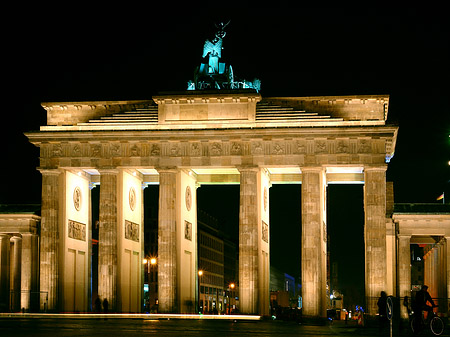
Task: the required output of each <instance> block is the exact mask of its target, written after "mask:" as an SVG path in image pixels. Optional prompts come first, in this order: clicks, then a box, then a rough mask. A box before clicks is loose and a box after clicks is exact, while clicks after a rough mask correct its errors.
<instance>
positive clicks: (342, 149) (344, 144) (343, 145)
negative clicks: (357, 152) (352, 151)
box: [336, 140, 348, 153]
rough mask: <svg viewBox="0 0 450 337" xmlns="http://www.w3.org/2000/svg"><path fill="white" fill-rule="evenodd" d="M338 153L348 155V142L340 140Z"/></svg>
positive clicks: (337, 147)
mask: <svg viewBox="0 0 450 337" xmlns="http://www.w3.org/2000/svg"><path fill="white" fill-rule="evenodd" d="M336 153H348V141H345V140H338V141H337V144H336Z"/></svg>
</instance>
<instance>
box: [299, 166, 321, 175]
mask: <svg viewBox="0 0 450 337" xmlns="http://www.w3.org/2000/svg"><path fill="white" fill-rule="evenodd" d="M325 169H326V168H325V167H323V166H300V171H301V172H302V173H303V172H318V171H323V172H325Z"/></svg>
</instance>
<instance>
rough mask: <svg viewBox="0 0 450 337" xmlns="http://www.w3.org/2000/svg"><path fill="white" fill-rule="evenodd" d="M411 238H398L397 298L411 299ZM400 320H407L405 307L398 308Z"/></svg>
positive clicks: (403, 236) (402, 236)
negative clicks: (406, 297)
mask: <svg viewBox="0 0 450 337" xmlns="http://www.w3.org/2000/svg"><path fill="white" fill-rule="evenodd" d="M410 244H411V237H410V236H409V235H408V236H405V235H401V236H399V237H398V287H399V297H400V298H401V299H403V298H404V297H405V296H408V297H411V248H410ZM400 314H401V317H402V318H408V312H407V310H406V307H405V306H403V305H402V306H401V307H400Z"/></svg>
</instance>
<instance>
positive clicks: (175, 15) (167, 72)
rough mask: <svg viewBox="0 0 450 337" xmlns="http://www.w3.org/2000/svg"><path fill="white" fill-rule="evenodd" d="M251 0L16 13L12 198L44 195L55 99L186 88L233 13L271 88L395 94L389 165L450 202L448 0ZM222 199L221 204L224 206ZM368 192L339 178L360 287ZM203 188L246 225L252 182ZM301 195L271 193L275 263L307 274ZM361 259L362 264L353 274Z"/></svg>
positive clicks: (7, 187) (9, 43) (408, 192)
mask: <svg viewBox="0 0 450 337" xmlns="http://www.w3.org/2000/svg"><path fill="white" fill-rule="evenodd" d="M246 4H247V3H246V2H240V3H239V7H237V6H232V5H230V4H229V3H227V5H223V6H214V5H211V4H205V5H200V4H195V3H194V2H189V3H188V4H186V5H183V6H181V7H180V5H178V4H177V5H175V4H173V5H172V6H171V7H163V6H162V5H153V4H151V5H146V6H143V7H139V6H136V7H135V8H125V7H122V6H123V4H120V5H117V6H115V7H108V8H101V9H99V8H94V7H92V6H91V7H81V6H78V7H77V6H75V5H73V6H72V7H69V6H66V7H64V8H63V7H55V6H53V7H51V8H44V7H36V8H30V7H28V8H27V9H26V12H24V11H23V10H24V9H13V10H12V11H11V12H9V13H8V16H9V18H10V19H12V20H10V22H11V25H10V26H9V27H8V31H4V32H6V33H7V34H5V35H6V37H5V39H4V40H3V47H4V48H3V54H4V56H6V62H3V72H4V73H6V76H5V77H3V80H4V84H5V85H6V87H7V89H6V91H4V92H3V93H4V94H5V93H6V97H4V99H3V102H2V103H3V111H2V113H3V119H2V120H3V122H2V132H1V134H0V138H1V140H2V144H3V149H2V154H1V157H0V158H1V160H2V165H0V177H1V179H2V182H1V183H2V184H1V188H0V203H40V193H41V192H40V191H41V190H40V189H41V186H40V184H41V182H40V174H39V173H38V172H37V171H36V170H35V167H36V166H38V165H39V161H38V157H39V151H38V150H37V149H36V148H34V147H33V146H32V145H31V144H29V143H28V142H27V139H26V137H25V136H24V135H23V132H26V131H31V130H37V129H38V128H39V125H44V124H45V123H46V114H45V110H43V109H42V108H41V107H40V103H41V102H46V101H83V100H115V99H123V100H126V99H150V98H151V97H152V96H153V95H155V94H157V93H158V92H160V91H177V90H185V88H186V83H187V81H188V80H190V79H192V77H193V71H194V68H195V67H196V66H198V65H199V63H200V61H201V53H202V48H203V43H204V41H205V39H206V38H209V39H211V38H212V37H213V34H214V32H215V27H214V23H217V22H227V21H228V20H231V22H230V24H229V26H228V27H227V29H226V31H227V35H226V37H225V39H224V42H223V47H224V49H223V52H222V56H223V59H224V60H225V61H226V62H227V63H228V64H231V65H232V66H233V70H234V73H235V76H238V77H240V78H245V79H248V80H252V79H253V78H255V77H256V78H259V79H260V80H261V82H262V84H261V89H262V90H261V94H262V95H263V96H276V95H279V96H312V95H324V96H325V95H353V94H389V95H390V106H389V116H388V123H391V124H396V125H399V126H400V131H399V134H398V141H397V147H396V153H395V156H394V158H393V159H392V160H391V163H390V164H389V168H388V171H387V178H388V180H389V181H393V182H394V189H395V201H396V202H437V201H436V198H437V197H438V196H439V195H440V194H441V193H442V192H443V191H447V195H448V198H447V200H450V183H449V179H450V172H449V171H450V166H449V165H448V161H449V160H450V139H449V138H448V135H449V134H450V109H449V107H450V104H449V100H450V97H449V96H450V94H449V93H450V91H449V89H450V85H449V78H450V71H449V70H450V69H449V63H450V62H449V60H450V53H449V36H450V34H449V33H450V31H449V24H448V18H447V17H445V16H444V13H446V11H445V10H444V9H443V8H438V7H436V8H423V7H421V8H419V7H417V8H415V7H403V8H401V9H395V8H390V7H384V6H383V7H382V8H370V9H369V8H355V7H353V8H352V9H347V8H326V7H321V8H312V7H299V6H297V7H296V8H291V7H289V6H287V5H282V4H283V2H279V4H278V5H273V4H271V7H268V6H266V7H264V6H260V5H258V7H257V8H255V7H253V6H250V5H246ZM6 121H7V122H6ZM217 188H218V189H219V192H217ZM211 196H220V197H218V198H220V199H221V200H220V202H219V200H217V199H216V200H217V202H215V203H210V202H209V200H211V199H212V197H211ZM361 197H362V186H361V185H352V186H335V185H333V186H330V187H329V200H328V203H329V205H328V210H329V212H328V230H329V234H330V241H329V244H330V247H331V256H332V260H333V261H337V262H338V263H339V275H340V280H339V282H340V283H342V285H341V286H342V287H346V288H352V287H353V288H356V289H362V288H361V287H362V286H361V284H362V285H363V283H364V278H363V271H362V269H361V268H363V261H364V257H363V249H362V247H363V241H362V240H363V237H362V233H363V229H362V225H363V220H362V219H363V215H362V199H361ZM198 198H199V207H200V208H203V209H205V210H206V211H208V212H210V213H212V215H215V216H216V217H217V218H218V219H219V220H220V221H221V222H222V223H223V226H224V228H226V230H227V231H228V232H230V233H236V228H237V227H235V226H236V224H237V221H238V220H237V216H238V205H239V187H238V186H221V187H216V189H215V188H214V187H209V186H204V187H201V188H200V189H199V190H198ZM300 198H301V194H300V185H283V186H281V185H274V186H273V187H272V188H271V190H270V199H271V207H270V212H271V243H272V245H271V262H272V264H273V265H275V266H277V267H278V268H280V269H282V270H283V271H286V272H287V273H289V274H291V275H294V276H299V275H300V270H299V260H300V234H301V226H300V221H301V214H300V213H301V212H300ZM346 200H348V201H354V202H351V203H350V202H348V203H345V202H342V201H346ZM349 204H351V205H350V206H349ZM343 228H345V230H342V229H343ZM343 233H345V235H343ZM358 261H359V262H358ZM350 270H358V272H355V273H353V274H354V275H356V276H355V277H352V278H351V279H350V278H346V277H347V276H348V275H349V274H350V273H349V271H350Z"/></svg>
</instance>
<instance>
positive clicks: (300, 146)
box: [294, 140, 306, 154]
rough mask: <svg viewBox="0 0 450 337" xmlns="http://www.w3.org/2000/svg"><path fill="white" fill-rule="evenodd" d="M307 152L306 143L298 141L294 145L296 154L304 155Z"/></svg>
mask: <svg viewBox="0 0 450 337" xmlns="http://www.w3.org/2000/svg"><path fill="white" fill-rule="evenodd" d="M305 152H306V143H305V141H301V140H297V141H296V142H295V143H294V153H297V154H303V153H305Z"/></svg>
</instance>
